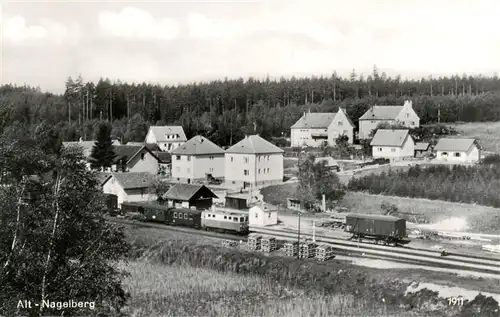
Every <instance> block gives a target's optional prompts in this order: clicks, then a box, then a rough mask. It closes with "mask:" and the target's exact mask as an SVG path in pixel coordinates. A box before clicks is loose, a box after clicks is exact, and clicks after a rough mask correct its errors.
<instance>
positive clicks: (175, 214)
mask: <svg viewBox="0 0 500 317" xmlns="http://www.w3.org/2000/svg"><path fill="white" fill-rule="evenodd" d="M208 216H209V217H210V215H208ZM174 218H177V213H176V212H174Z"/></svg>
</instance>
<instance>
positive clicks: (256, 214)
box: [248, 206, 278, 226]
mask: <svg viewBox="0 0 500 317" xmlns="http://www.w3.org/2000/svg"><path fill="white" fill-rule="evenodd" d="M248 221H249V225H250V226H272V225H277V224H278V211H277V210H269V209H268V208H267V206H254V207H252V208H250V211H249V220H248Z"/></svg>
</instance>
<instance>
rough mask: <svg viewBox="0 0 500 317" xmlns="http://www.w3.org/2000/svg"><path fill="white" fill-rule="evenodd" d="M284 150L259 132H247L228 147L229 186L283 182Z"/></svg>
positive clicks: (226, 182) (226, 164)
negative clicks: (257, 133) (246, 134)
mask: <svg viewBox="0 0 500 317" xmlns="http://www.w3.org/2000/svg"><path fill="white" fill-rule="evenodd" d="M283 153H284V151H283V150H282V149H280V148H279V147H277V146H276V145H274V144H272V143H270V142H268V141H266V140H264V139H263V138H262V137H260V136H259V135H250V136H245V138H244V139H243V140H241V141H240V142H238V143H236V144H235V145H233V146H232V147H230V148H229V149H227V150H226V154H225V164H224V166H225V184H226V186H230V187H242V188H247V187H250V186H261V185H271V184H279V183H281V182H283Z"/></svg>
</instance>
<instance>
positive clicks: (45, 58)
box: [0, 0, 500, 93]
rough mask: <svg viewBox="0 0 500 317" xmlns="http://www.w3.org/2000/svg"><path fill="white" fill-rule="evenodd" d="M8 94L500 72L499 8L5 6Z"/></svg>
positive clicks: (355, 0)
mask: <svg viewBox="0 0 500 317" xmlns="http://www.w3.org/2000/svg"><path fill="white" fill-rule="evenodd" d="M0 4H1V7H0V8H1V15H0V19H1V20H0V23H1V24H0V26H1V43H0V44H1V52H0V53H1V55H0V57H1V60H0V61H1V63H0V75H1V78H0V79H1V83H2V84H7V83H13V84H17V85H23V84H27V85H32V86H38V87H40V88H42V89H43V90H47V91H51V92H56V93H60V92H62V91H63V90H64V82H65V80H66V79H67V78H68V77H69V76H72V77H76V76H77V75H78V74H81V75H82V76H83V78H84V79H85V80H87V81H97V80H98V79H99V78H100V77H104V78H105V77H108V78H110V79H111V80H121V81H122V82H152V83H160V84H162V85H174V84H179V83H189V82H193V81H208V80H214V79H223V78H225V77H228V78H238V77H243V78H248V77H249V76H252V77H256V78H264V77H266V76H269V77H271V78H278V77H280V76H284V77H291V76H294V75H295V76H297V77H303V76H311V75H318V76H319V75H326V76H330V75H331V74H332V73H333V72H334V71H336V72H337V73H338V74H340V75H345V76H347V75H349V73H350V72H351V71H352V70H353V69H355V71H356V73H357V74H363V75H364V76H365V77H366V75H368V74H369V73H371V71H372V69H373V65H377V68H378V69H379V70H380V71H381V72H382V71H385V72H386V73H387V74H388V75H389V76H395V75H397V74H400V75H401V76H402V77H403V78H404V77H410V78H419V77H428V76H429V75H432V76H434V77H437V76H444V75H451V74H462V73H467V74H484V75H492V74H494V73H496V72H500V0H467V1H464V0H385V1H382V0H343V1H340V0H300V1H299V0H297V1H291V0H288V1H287V0H282V1H279V0H268V1H266V0H261V1H236V0H233V1H201V0H200V1H189V0H184V1H180V0H179V1H156V2H126V1H107V2H97V1H84V0H81V1H61V0H59V1H58V0H53V1H36V0H33V1H6V0H0Z"/></svg>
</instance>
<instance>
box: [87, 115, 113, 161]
mask: <svg viewBox="0 0 500 317" xmlns="http://www.w3.org/2000/svg"><path fill="white" fill-rule="evenodd" d="M95 139H96V142H95V144H94V146H93V147H92V152H91V154H90V158H91V163H90V167H91V168H92V169H97V170H104V169H106V168H111V166H112V165H113V161H114V159H115V157H116V154H115V152H114V150H113V141H112V140H111V125H110V124H107V123H101V124H100V125H99V129H98V131H97V135H96V138H95Z"/></svg>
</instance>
